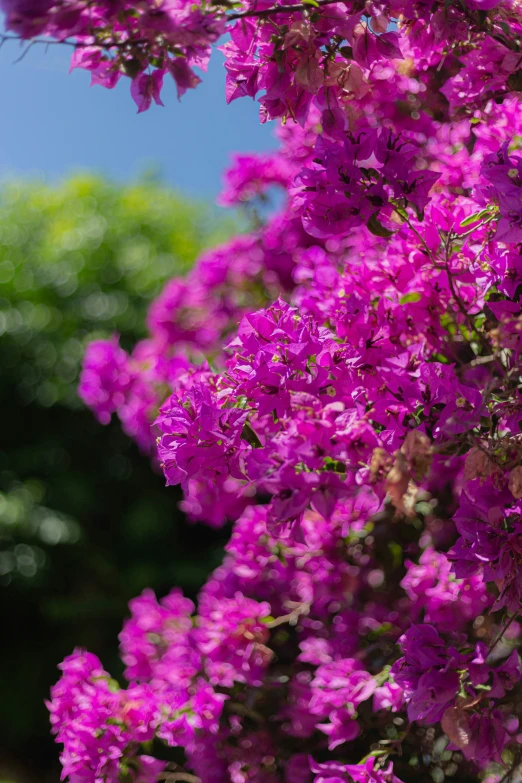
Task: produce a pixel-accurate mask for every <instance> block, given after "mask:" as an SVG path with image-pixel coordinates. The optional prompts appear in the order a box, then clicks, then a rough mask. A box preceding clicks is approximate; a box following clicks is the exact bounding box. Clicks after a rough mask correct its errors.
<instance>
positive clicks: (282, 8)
mask: <svg viewBox="0 0 522 783" xmlns="http://www.w3.org/2000/svg"><path fill="white" fill-rule="evenodd" d="M316 3H317V6H323V5H335V4H336V3H342V4H343V5H349V3H347V2H346V0H316ZM316 3H315V2H314V3H297V4H295V5H274V6H272V7H271V8H264V9H262V10H260V11H255V10H249V11H238V12H237V13H234V14H227V16H226V18H227V19H230V20H234V19H244V18H245V17H246V16H257V17H261V18H262V17H263V16H272V14H291V13H292V12H293V11H313V10H314V8H316V7H317V6H316Z"/></svg>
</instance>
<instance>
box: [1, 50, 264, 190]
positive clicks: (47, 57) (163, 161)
mask: <svg viewBox="0 0 522 783" xmlns="http://www.w3.org/2000/svg"><path fill="white" fill-rule="evenodd" d="M20 51H21V50H20V48H19V45H18V43H17V42H6V43H5V44H4V46H3V47H2V49H1V50H0V77H1V81H2V109H3V115H4V120H3V122H2V123H1V124H0V177H2V178H4V177H5V176H9V175H12V174H16V175H19V174H22V175H26V176H30V175H39V176H44V177H45V178H46V179H47V180H48V181H53V180H55V179H57V178H59V177H62V176H65V175H67V174H70V173H72V172H75V171H79V170H85V169H91V170H95V171H97V172H100V173H103V174H105V175H106V176H108V177H111V178H113V179H117V180H128V179H130V178H132V177H133V176H135V175H137V174H139V173H140V172H142V171H143V170H144V169H146V168H147V167H148V166H150V165H156V166H157V167H158V168H159V170H160V171H161V173H162V175H163V178H164V180H165V181H166V182H167V183H168V184H169V185H172V186H173V187H176V188H178V189H180V190H182V191H183V192H185V193H187V194H189V195H192V196H198V197H203V198H206V199H214V198H215V196H216V194H217V193H218V192H219V189H220V178H221V173H222V171H223V168H224V167H225V166H226V165H227V163H228V161H229V157H230V154H231V153H232V152H234V151H241V152H246V151H259V150H266V149H271V148H274V147H275V146H276V142H275V140H274V138H273V134H272V129H273V125H264V126H262V125H261V124H260V122H259V116H258V105H257V104H256V103H254V102H253V101H252V100H250V99H247V98H245V99H242V100H239V101H235V102H234V103H233V104H231V105H230V106H227V105H226V103H225V97H224V77H225V72H224V68H223V58H222V56H221V54H220V53H219V52H217V51H215V52H214V53H213V56H212V58H211V65H210V68H209V72H208V73H207V74H206V76H205V77H204V79H203V84H200V85H199V87H198V88H197V89H196V90H190V91H189V92H187V93H186V94H185V96H184V97H183V99H182V100H181V102H178V100H177V97H176V90H175V86H174V83H173V82H171V80H170V79H166V80H165V85H166V86H165V88H164V91H163V95H162V97H163V101H164V103H165V108H161V107H158V106H154V105H153V106H152V107H151V109H150V110H149V111H148V112H146V113H144V114H140V115H138V114H136V105H135V104H134V102H133V100H132V98H131V97H130V93H129V84H130V82H129V80H128V79H121V80H120V83H119V85H118V86H117V87H116V89H115V90H106V89H104V88H103V87H99V86H96V87H92V88H91V87H89V82H90V75H89V74H88V73H87V72H86V71H80V70H77V71H74V72H73V73H72V74H70V75H69V56H70V49H69V48H66V47H63V48H62V47H61V46H51V47H49V48H48V49H47V51H46V49H45V48H44V47H43V46H41V45H38V46H33V47H32V48H31V49H30V50H29V52H28V53H27V54H26V55H25V56H24V58H23V59H22V60H21V61H20V62H18V63H15V62H14V61H15V60H16V58H17V57H18V56H19V54H20Z"/></svg>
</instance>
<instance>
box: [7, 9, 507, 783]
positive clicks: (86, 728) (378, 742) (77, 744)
mask: <svg viewBox="0 0 522 783" xmlns="http://www.w3.org/2000/svg"><path fill="white" fill-rule="evenodd" d="M3 5H4V7H5V8H6V11H7V20H8V26H9V27H10V29H12V30H13V31H15V33H17V34H18V35H20V36H22V37H29V36H31V35H34V34H44V35H45V36H54V37H55V38H58V39H60V40H64V39H66V40H67V41H69V42H72V43H73V45H74V47H75V53H74V62H73V64H74V65H76V66H81V67H84V68H87V69H89V70H91V71H92V75H93V80H94V81H95V82H102V83H104V84H105V85H106V86H109V87H110V86H113V85H114V83H115V82H116V80H117V79H118V78H119V77H120V75H121V74H126V75H128V76H130V77H131V78H132V88H131V91H132V95H133V97H134V99H135V100H136V102H137V104H138V109H139V111H142V110H144V109H146V108H148V106H149V105H150V103H151V101H152V100H154V101H156V102H160V88H161V84H162V80H163V77H164V75H165V74H166V73H167V71H168V72H170V73H171V74H172V76H173V77H174V79H175V80H176V82H177V85H178V92H179V93H180V94H182V93H183V92H184V91H185V89H186V88H187V87H195V86H196V84H197V82H198V81H199V77H198V76H196V74H195V72H194V71H193V70H192V68H193V66H200V67H201V66H202V65H204V64H205V63H206V59H207V57H208V54H209V51H210V46H211V44H212V43H213V42H214V41H215V40H216V39H217V38H218V37H219V36H220V34H221V33H222V32H223V31H224V30H225V29H226V30H227V31H228V33H229V38H228V39H227V40H226V42H225V44H224V45H223V47H222V49H223V51H224V53H225V56H226V65H225V67H226V71H227V82H226V97H227V100H228V101H231V100H233V99H235V98H238V97H240V96H245V95H248V96H250V97H254V98H255V97H258V99H259V103H260V113H261V120H262V121H265V120H268V119H277V120H280V127H279V130H278V133H279V135H280V140H281V149H280V152H279V153H278V155H276V156H270V157H269V158H268V157H267V156H260V157H256V156H251V157H245V156H241V157H238V158H236V159H235V162H234V163H233V165H232V168H231V169H230V170H229V172H228V173H227V175H226V184H225V189H224V193H223V196H222V201H223V202H224V203H227V204H234V203H240V202H241V203H244V202H249V201H251V200H255V199H265V198H266V196H267V190H268V188H269V187H272V186H276V187H280V188H282V189H283V192H284V193H285V194H286V202H285V205H284V207H283V210H282V212H281V213H280V214H278V215H276V216H274V217H272V218H271V219H270V220H269V221H268V222H267V223H266V224H265V225H263V226H261V227H258V228H256V229H254V230H252V232H251V233H250V234H248V235H245V236H242V237H240V238H238V239H236V240H233V241H232V242H230V243H229V244H228V245H226V246H223V247H220V248H218V249H217V250H216V251H212V252H210V253H207V254H206V255H204V256H203V257H202V258H201V261H200V262H199V264H198V265H197V266H196V268H195V270H194V271H193V272H192V273H191V275H190V276H189V278H188V279H186V280H175V281H172V282H171V283H170V284H169V285H168V286H167V288H166V289H165V291H164V292H163V294H162V295H161V296H160V297H159V299H158V300H157V301H156V303H155V304H154V305H153V307H152V308H151V311H150V318H149V330H150V336H149V338H148V339H147V340H146V341H144V342H142V343H140V344H138V345H137V346H136V348H135V350H134V352H133V353H132V355H128V354H126V353H124V352H123V350H122V349H121V348H120V347H119V345H118V342H117V338H114V339H113V340H112V341H110V342H106V343H104V344H100V343H95V344H93V345H92V346H91V348H90V349H89V351H88V354H87V357H86V361H85V366H84V372H83V377H82V381H81V386H80V393H81V395H82V396H83V397H84V399H85V400H86V402H87V403H88V404H89V405H91V406H92V408H93V410H94V411H95V413H96V414H97V415H98V417H99V418H100V419H101V420H102V421H106V420H108V419H109V417H110V416H111V414H112V413H117V414H118V416H119V417H120V419H121V420H122V422H123V425H124V427H125V429H126V430H127V431H128V432H129V433H130V434H132V435H133V436H134V437H135V438H136V439H137V440H138V442H139V443H140V445H141V446H142V448H144V449H146V450H148V451H149V452H150V454H151V457H152V458H153V459H154V460H157V461H159V463H160V464H161V466H162V467H163V470H164V472H165V476H166V479H167V483H168V484H181V486H182V488H183V491H184V493H185V500H184V502H183V503H184V508H185V510H186V512H187V514H188V516H189V517H190V518H192V519H197V520H203V521H206V522H207V523H208V524H210V525H213V526H218V525H220V524H223V523H224V522H225V521H226V520H230V521H232V522H233V524H234V527H233V533H232V536H231V539H230V542H229V544H228V547H227V554H226V557H225V560H224V562H223V564H222V566H221V567H220V568H218V569H217V570H216V571H215V572H214V573H213V574H212V575H211V577H210V579H209V580H208V582H207V583H206V585H205V586H204V587H203V589H202V590H201V593H200V596H199V600H198V607H197V611H196V610H195V608H194V607H192V605H190V604H189V602H187V601H186V600H185V599H184V598H183V597H182V596H181V595H180V594H179V593H178V592H174V593H172V594H171V595H170V596H168V597H167V598H165V599H163V600H161V601H160V602H159V603H158V602H157V601H156V598H155V597H154V595H153V594H151V593H148V592H146V593H144V594H143V595H142V597H141V598H139V599H136V600H135V601H134V602H133V603H132V605H131V619H130V620H128V621H127V622H126V624H125V626H124V629H123V632H122V635H121V645H122V657H123V659H124V661H125V663H126V666H127V677H128V679H129V681H130V684H129V686H128V688H127V689H121V688H119V687H118V686H117V685H116V684H114V683H112V681H111V680H110V678H109V677H108V675H107V674H106V673H105V672H104V671H103V669H102V667H101V664H100V663H99V662H98V661H97V660H96V659H94V658H93V657H92V656H89V654H87V653H84V652H83V651H80V650H78V651H76V652H75V653H74V654H73V656H72V657H71V658H69V659H67V660H66V662H65V663H64V664H63V676H62V679H61V680H60V681H59V683H58V684H57V685H56V686H55V688H54V690H53V694H52V700H51V702H50V711H51V715H52V724H53V730H54V731H55V732H56V734H57V739H58V741H59V742H60V743H62V744H63V746H64V751H63V763H64V774H66V775H68V776H69V778H70V779H71V780H76V779H81V780H85V781H89V783H90V782H91V781H102V780H103V781H113V780H116V778H119V779H124V778H125V779H126V778H127V777H130V778H133V779H135V780H145V779H146V780H151V779H152V780H155V779H158V777H161V776H163V777H165V776H166V777H167V779H169V777H170V778H171V779H172V780H189V781H194V780H195V779H198V780H201V781H202V782H203V783H214V781H215V783H221V782H226V781H232V783H247V781H248V782H249V783H254V782H255V783H272V782H273V783H278V782H279V781H285V783H311V782H312V781H314V783H342V782H344V781H347V782H352V783H370V782H371V783H385V782H387V783H395V782H396V781H405V783H407V782H408V781H410V780H411V781H413V780H418V779H419V777H420V778H422V779H424V780H433V781H435V783H439V782H441V781H443V780H444V778H445V777H446V776H448V777H451V776H454V775H455V776H457V778H458V780H459V781H467V780H477V779H486V780H488V781H502V782H503V783H505V782H506V781H507V780H508V779H510V778H511V777H513V776H514V775H515V773H516V770H517V769H518V767H519V765H520V762H521V759H522V748H521V745H522V732H520V731H519V713H520V711H521V706H520V704H521V701H520V696H521V693H522V688H521V678H522V664H521V661H520V658H519V655H518V652H517V651H516V646H517V644H518V642H519V638H520V635H521V633H522V628H521V626H520V624H519V623H518V622H517V618H518V613H519V611H520V607H521V598H522V568H521V564H522V544H521V542H522V521H521V513H522V507H521V504H520V501H521V499H522V466H521V464H520V463H521V456H522V447H521V440H520V433H521V429H522V426H521V424H522V398H521V394H520V384H521V376H520V356H521V349H522V345H521V342H520V339H521V338H520V335H521V330H522V312H521V308H520V292H521V291H522V289H521V288H520V284H521V283H522V261H521V255H520V253H521V247H522V228H521V227H522V206H521V205H522V201H521V198H520V190H521V188H522V173H521V172H522V155H521V154H520V152H519V150H520V148H521V146H522V142H521V139H522V112H521V109H520V92H521V91H522V80H521V76H522V69H521V68H520V65H521V62H522V55H521V47H522V43H521V34H522V15H521V11H520V8H519V5H518V3H516V2H510V0H507V1H505V2H498V1H496V0H458V1H457V0H455V2H453V1H452V0H449V2H444V3H439V2H435V3H432V4H429V5H428V4H425V3H424V2H422V1H421V0H418V1H417V0H408V1H407V2H400V0H389V1H387V0H385V2H382V3H371V2H367V3H359V2H357V0H355V1H354V2H344V1H343V2H334V1H333V0H307V2H303V3H298V2H294V3H290V4H288V5H283V4H277V3H276V4H275V5H271V4H270V3H269V2H268V0H267V2H261V0H253V1H252V2H250V0H247V1H246V2H244V3H243V4H241V5H240V6H237V7H236V5H233V4H230V5H229V4H228V3H227V4H225V5H219V4H215V5H206V4H205V3H203V2H202V3H199V4H198V3H196V4H193V3H191V4H188V3H185V2H183V0H176V1H175V2H174V1H173V2H170V0H168V2H167V0H165V1H164V2H158V3H147V2H143V3H139V4H137V5H134V6H130V5H129V4H127V3H125V2H116V3H115V2H110V3H109V2H107V3H100V2H97V3H89V2H78V3H70V2H60V3H53V2H52V0H45V2H44V3H41V2H39V3H33V2H28V0H24V2H12V1H11V0H9V2H7V0H4V2H3ZM238 324H239V325H238ZM179 749H182V750H183V753H181V752H180V750H179ZM169 754H170V755H169ZM160 770H161V771H160Z"/></svg>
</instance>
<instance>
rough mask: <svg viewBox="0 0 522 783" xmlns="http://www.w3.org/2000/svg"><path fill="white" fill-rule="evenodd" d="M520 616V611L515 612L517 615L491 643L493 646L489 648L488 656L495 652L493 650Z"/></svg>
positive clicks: (510, 619) (511, 618)
mask: <svg viewBox="0 0 522 783" xmlns="http://www.w3.org/2000/svg"><path fill="white" fill-rule="evenodd" d="M519 614H520V609H519V610H518V611H517V612H515V614H514V615H513V616H512V617H510V618H509V620H508V621H507V623H506V624H505V625H504V627H503V628H501V629H500V631H499V633H498V634H497V637H496V639H495V640H494V641H493V642H492V643H491V645H490V646H489V648H488V656H489V655H491V653H492V652H493V650H494V649H495V647H496V646H497V644H498V643H499V642H500V640H501V639H502V637H503V636H504V634H505V633H506V631H507V629H508V628H509V626H510V625H511V623H513V622H514V621H515V620H516V618H517V617H518V615H519Z"/></svg>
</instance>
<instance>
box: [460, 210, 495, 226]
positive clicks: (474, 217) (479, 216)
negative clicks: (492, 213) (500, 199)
mask: <svg viewBox="0 0 522 783" xmlns="http://www.w3.org/2000/svg"><path fill="white" fill-rule="evenodd" d="M487 215H489V209H481V210H480V212H474V213H473V215H468V217H467V218H465V219H464V220H463V221H462V222H461V224H460V225H461V228H464V227H465V226H471V224H472V223H478V222H479V220H482V218H483V217H486V216H487Z"/></svg>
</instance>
